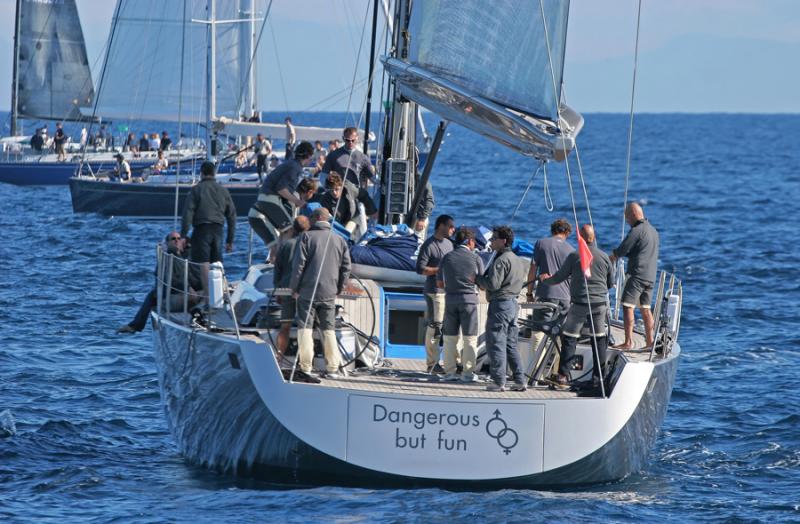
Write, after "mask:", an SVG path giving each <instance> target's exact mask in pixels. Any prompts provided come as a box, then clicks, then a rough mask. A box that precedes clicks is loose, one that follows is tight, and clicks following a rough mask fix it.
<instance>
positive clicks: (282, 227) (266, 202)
mask: <svg viewBox="0 0 800 524" xmlns="http://www.w3.org/2000/svg"><path fill="white" fill-rule="evenodd" d="M313 155H314V147H313V146H312V145H311V144H310V143H309V142H300V144H299V145H298V146H297V147H296V148H295V155H294V158H290V159H289V160H286V161H285V162H284V163H283V164H281V165H279V166H278V167H276V168H275V169H273V170H272V171H271V172H270V174H269V175H267V178H266V179H264V183H263V184H261V189H260V190H259V192H258V199H257V200H256V202H255V203H254V204H253V207H251V208H250V212H249V213H248V215H247V220H248V222H249V223H250V227H251V228H252V229H253V231H254V232H255V233H256V234H257V235H258V236H259V237H260V238H261V240H263V241H264V245H266V246H267V248H268V249H271V248H272V247H273V245H274V244H275V243H276V242H277V241H278V239H279V238H280V235H281V233H283V232H284V231H287V230H288V229H289V228H290V227H292V217H293V216H294V214H295V208H296V207H302V206H303V205H305V202H304V201H303V200H302V199H301V198H300V197H299V196H298V195H297V193H296V192H295V191H296V190H297V186H298V184H299V183H300V180H301V179H302V178H303V168H304V167H306V166H307V165H309V164H310V163H311V158H312V157H313Z"/></svg>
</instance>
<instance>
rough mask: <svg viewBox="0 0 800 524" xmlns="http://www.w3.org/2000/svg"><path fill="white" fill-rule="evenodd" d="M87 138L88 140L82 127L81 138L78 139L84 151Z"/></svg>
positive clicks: (84, 128)
mask: <svg viewBox="0 0 800 524" xmlns="http://www.w3.org/2000/svg"><path fill="white" fill-rule="evenodd" d="M88 138H89V132H88V131H87V130H86V127H82V128H81V138H80V144H81V149H84V148H85V147H86V141H87V140H88Z"/></svg>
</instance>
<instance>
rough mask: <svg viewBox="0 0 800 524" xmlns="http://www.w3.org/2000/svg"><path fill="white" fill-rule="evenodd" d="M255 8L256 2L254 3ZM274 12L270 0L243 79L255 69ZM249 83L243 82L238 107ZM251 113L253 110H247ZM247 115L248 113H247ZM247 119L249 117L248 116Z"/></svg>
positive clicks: (253, 14) (237, 100)
mask: <svg viewBox="0 0 800 524" xmlns="http://www.w3.org/2000/svg"><path fill="white" fill-rule="evenodd" d="M253 6H254V7H255V2H253ZM271 11H272V0H269V4H268V5H267V12H266V14H265V15H264V20H262V21H261V29H259V31H258V38H256V43H255V45H254V46H253V53H252V54H251V55H250V60H249V61H248V62H247V70H245V72H244V76H243V77H242V78H250V71H251V70H252V69H253V63H254V62H255V60H256V51H257V50H258V46H260V45H261V37H262V36H264V28H265V27H266V26H267V20H268V19H269V14H270V12H271ZM251 16H255V13H252V14H251ZM248 83H249V82H242V85H241V86H240V89H239V97H238V98H237V99H236V107H239V106H240V105H241V103H242V98H244V90H245V89H250V86H249V85H247V84H248ZM247 109H248V111H250V110H251V109H252V108H249V107H248V108H247ZM245 115H246V113H245ZM246 117H247V118H249V116H247V115H246Z"/></svg>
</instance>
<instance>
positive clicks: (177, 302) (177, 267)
mask: <svg viewBox="0 0 800 524" xmlns="http://www.w3.org/2000/svg"><path fill="white" fill-rule="evenodd" d="M164 242H166V244H167V252H168V253H169V254H171V255H174V256H176V257H181V258H186V251H187V247H186V239H185V238H181V236H180V234H178V232H177V231H172V232H170V233H169V234H168V235H167V236H166V238H165V239H164ZM185 269H186V268H185V265H184V264H181V263H179V262H173V264H172V279H171V283H172V289H173V292H171V293H169V294H168V293H167V292H166V287H164V288H162V293H163V295H162V298H163V299H164V300H167V296H169V305H168V306H167V307H168V308H169V310H170V311H178V310H181V309H183V303H184V293H183V292H184V291H185V290H184V282H185V281H187V280H188V283H189V290H188V291H189V297H188V300H187V306H188V307H192V306H194V305H195V304H197V303H198V302H199V301H200V297H199V296H198V295H197V294H196V292H195V289H199V287H200V282H199V280H198V277H197V273H196V272H195V271H192V269H191V268H190V269H189V274H188V276H185ZM165 278H166V277H165ZM164 286H166V284H165V285H164ZM157 289H158V282H156V286H154V287H153V289H151V290H150V292H149V293H148V294H147V296H146V297H145V298H144V300H143V301H142V305H141V306H139V311H137V312H136V316H135V317H133V320H131V321H130V322H129V323H127V324H125V325H124V326H122V327H121V328H119V329H118V330H117V333H138V332H139V331H142V330H143V329H144V327H145V326H146V325H147V319H148V317H149V316H150V311H151V310H152V309H153V308H154V307H155V306H156V304H158V297H157V295H156V293H157Z"/></svg>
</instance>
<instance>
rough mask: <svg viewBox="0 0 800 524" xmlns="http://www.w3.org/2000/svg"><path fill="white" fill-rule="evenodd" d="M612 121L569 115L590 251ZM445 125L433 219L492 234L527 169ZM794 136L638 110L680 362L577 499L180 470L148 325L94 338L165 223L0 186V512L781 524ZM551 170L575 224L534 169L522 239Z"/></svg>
mask: <svg viewBox="0 0 800 524" xmlns="http://www.w3.org/2000/svg"><path fill="white" fill-rule="evenodd" d="M272 116H273V117H274V118H275V121H280V120H279V118H280V117H282V116H283V115H272ZM295 120H296V121H297V122H299V123H314V124H321V125H334V126H340V125H342V124H343V123H344V116H343V115H331V114H326V115H296V118H295ZM429 120H430V123H431V124H433V119H429ZM626 125H627V116H626V115H588V116H587V117H586V127H585V130H584V132H583V134H582V135H581V140H580V143H579V146H580V151H579V152H580V159H581V161H582V168H583V169H582V172H583V179H584V180H585V186H586V190H587V193H588V197H589V204H590V209H591V216H592V218H593V220H594V222H595V224H596V227H597V231H598V240H599V243H600V246H601V247H602V248H604V249H605V250H610V249H612V248H613V247H614V246H615V245H616V243H618V242H619V240H620V235H621V231H622V207H623V191H624V182H625V142H626V137H627V127H626ZM131 127H132V129H134V130H137V129H136V126H131ZM51 128H52V126H51ZM148 130H149V131H156V130H160V125H158V124H156V125H151V126H149V127H148ZM173 132H174V131H173ZM448 133H449V134H448V136H447V138H446V140H445V143H444V146H443V149H442V151H441V154H440V156H439V160H438V162H437V165H436V169H435V170H434V175H433V178H432V182H433V187H434V191H435V194H436V202H437V209H436V212H437V213H442V212H446V213H450V214H452V215H454V216H455V217H456V221H457V223H468V224H485V225H492V224H497V223H504V222H508V221H509V220H510V219H511V215H512V212H513V209H514V207H515V206H516V205H517V203H518V202H519V201H520V199H521V197H522V195H523V192H524V190H525V187H526V185H527V183H528V181H529V180H530V178H531V176H532V175H533V173H534V171H535V169H536V165H535V164H534V163H533V162H532V161H530V160H527V159H524V158H522V157H520V156H518V155H516V154H513V153H511V152H509V151H506V150H504V149H502V148H501V147H499V146H497V145H495V144H493V143H489V142H487V141H486V140H484V139H482V138H480V137H478V136H476V135H474V134H472V133H470V132H468V131H466V130H464V129H462V128H458V127H456V126H452V127H451V128H450V129H449V131H448ZM798 136H800V116H775V115H691V116H689V115H639V116H637V118H636V121H635V130H634V153H633V159H632V170H631V177H630V185H629V196H630V198H631V199H634V200H637V201H639V202H641V203H643V204H644V207H645V212H646V214H647V215H648V217H649V218H650V220H651V221H652V223H653V224H654V225H655V226H656V227H657V228H658V230H659V231H660V233H661V266H662V267H664V268H667V269H670V270H672V271H674V272H675V273H677V274H678V276H679V277H680V278H681V279H682V280H683V285H684V292H685V297H686V298H685V304H684V316H683V324H682V326H681V327H682V329H681V339H680V343H681V345H682V347H683V357H682V361H681V364H680V368H679V371H678V377H677V382H676V384H675V390H674V392H673V395H672V402H671V404H670V407H669V412H668V414H667V417H666V420H665V422H664V426H663V432H662V434H661V436H660V437H659V439H658V441H657V443H656V446H655V448H654V449H653V451H652V455H651V462H650V464H649V465H648V467H647V468H646V469H645V470H644V471H642V472H641V473H639V474H636V475H633V476H631V477H630V478H628V479H626V480H624V481H621V482H618V483H614V484H609V485H602V486H596V487H593V488H591V489H581V490H578V491H559V492H548V491H518V490H507V491H495V492H475V493H465V492H449V491H444V490H438V489H424V490H381V489H369V488H368V487H365V488H363V489H352V488H341V487H330V486H311V487H296V486H286V485H274V484H270V483H264V482H255V481H248V480H244V479H236V478H232V477H228V476H221V475H218V474H216V473H213V472H210V471H207V470H205V469H202V468H199V467H195V466H193V465H190V464H187V463H186V462H184V460H183V459H182V458H181V456H180V455H179V454H178V453H177V451H176V447H175V444H174V442H173V440H172V438H171V436H170V434H169V433H168V430H167V425H166V422H165V419H164V417H163V415H162V409H161V406H160V403H159V402H160V401H159V388H158V382H157V379H156V371H155V368H154V361H153V355H152V349H151V343H150V330H149V328H147V330H146V331H145V332H144V333H142V334H139V335H136V336H117V335H115V333H114V331H115V329H116V328H117V327H119V326H120V325H122V324H124V323H126V322H128V321H129V320H130V319H131V318H132V316H133V314H134V312H135V311H136V307H137V306H138V304H139V302H140V300H141V299H142V297H143V296H144V294H145V293H146V292H147V291H148V289H149V288H150V286H151V285H152V271H153V265H154V257H153V254H154V244H155V242H156V241H158V240H159V239H160V238H162V237H163V236H164V234H165V233H167V232H168V231H169V229H170V228H171V222H170V221H166V222H137V221H131V220H124V219H117V218H112V219H108V218H102V217H99V216H92V215H81V216H76V215H73V213H72V209H71V206H70V198H69V191H68V189H67V188H66V187H14V186H8V185H0V202H2V213H0V231H1V232H2V242H0V246H2V247H0V259H2V261H3V267H2V269H1V270H0V521H2V522H84V521H90V522H114V521H117V522H159V523H160V522H188V521H193V522H254V521H291V522H307V521H339V522H372V521H387V522H406V521H418V522H453V521H466V520H469V521H477V522H485V521H504V522H530V521H545V520H547V521H550V522H575V521H592V522H598V521H600V522H638V521H644V522H659V521H670V522H688V521H695V520H699V521H729V522H753V521H763V522H779V521H785V522H789V521H794V522H798V521H800V431H798V426H800V393H798V379H800V372H799V371H798V369H800V324H799V323H798V319H800V270H798V259H800V248H798V240H797V236H796V235H797V228H796V224H795V222H796V221H797V217H796V216H795V215H796V214H797V213H798V211H800V204H798V203H799V202H800V148H798V146H797V137H798ZM570 179H571V182H572V189H573V192H574V195H575V201H576V210H577V215H578V219H579V220H580V221H581V222H584V221H587V220H588V216H589V214H588V211H587V207H586V204H585V199H584V193H583V189H582V185H581V176H580V173H579V169H578V166H577V164H576V163H574V162H573V164H572V166H571V169H570V178H569V179H568V177H567V175H566V172H565V170H564V168H563V166H551V167H550V168H549V169H548V171H547V177H546V182H547V185H546V187H547V194H549V198H545V193H546V191H545V176H544V174H543V173H542V172H539V173H538V174H536V176H535V177H534V178H533V183H532V186H531V189H530V191H529V192H528V193H527V196H526V198H525V200H524V202H523V203H522V206H521V208H520V211H519V212H518V213H517V216H516V217H515V218H514V220H513V222H512V226H513V227H514V228H515V229H516V230H517V231H518V233H519V234H520V235H521V236H523V237H527V238H529V239H536V238H538V237H540V236H545V235H546V234H547V232H548V225H549V224H550V222H552V221H553V220H554V219H555V218H557V217H561V216H567V217H570V218H571V217H572V213H573V211H572V199H571V197H570V189H569V184H568V181H569V180H570ZM551 203H552V205H551ZM550 207H551V208H552V211H550V210H548V208H550ZM261 253H263V249H261V250H259V254H261ZM246 256H247V228H246V226H244V225H242V227H240V228H239V232H238V233H237V243H236V252H235V254H234V255H232V256H229V257H228V258H226V265H227V267H228V271H229V272H232V273H233V274H242V271H243V268H244V264H245V262H246Z"/></svg>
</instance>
